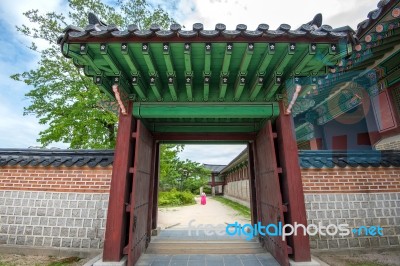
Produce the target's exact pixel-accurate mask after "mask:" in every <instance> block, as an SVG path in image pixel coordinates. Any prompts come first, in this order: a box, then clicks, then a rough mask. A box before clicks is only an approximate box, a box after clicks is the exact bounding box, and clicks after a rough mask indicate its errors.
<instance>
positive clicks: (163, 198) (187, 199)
mask: <svg viewBox="0 0 400 266" xmlns="http://www.w3.org/2000/svg"><path fill="white" fill-rule="evenodd" d="M195 203H196V201H195V200H194V196H193V194H192V193H190V192H189V191H177V190H176V189H175V188H174V189H172V190H171V191H163V192H160V193H159V194H158V206H181V205H190V204H195Z"/></svg>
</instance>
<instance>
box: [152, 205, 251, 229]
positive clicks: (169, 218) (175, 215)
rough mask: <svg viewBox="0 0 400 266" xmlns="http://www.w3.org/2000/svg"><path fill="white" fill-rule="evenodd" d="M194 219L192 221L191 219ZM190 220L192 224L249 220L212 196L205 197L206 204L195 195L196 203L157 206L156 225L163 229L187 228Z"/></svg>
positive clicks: (214, 223)
mask: <svg viewBox="0 0 400 266" xmlns="http://www.w3.org/2000/svg"><path fill="white" fill-rule="evenodd" d="M192 220H194V221H192ZM190 221H192V223H191V225H192V226H198V225H199V224H204V225H205V224H212V225H220V224H221V225H226V223H234V222H236V221H237V222H238V223H240V224H246V223H249V222H250V220H249V219H246V218H244V217H243V216H241V215H240V214H239V213H238V212H237V211H235V210H233V209H232V208H230V207H228V206H225V205H223V204H222V203H220V202H219V201H216V200H214V199H213V198H212V197H207V204H206V205H201V204H200V197H196V204H195V205H189V206H183V207H171V208H159V209H158V224H157V226H158V227H161V229H164V228H166V227H172V228H174V229H175V228H188V227H189V223H190Z"/></svg>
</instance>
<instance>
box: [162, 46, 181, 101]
mask: <svg viewBox="0 0 400 266" xmlns="http://www.w3.org/2000/svg"><path fill="white" fill-rule="evenodd" d="M163 56H164V62H165V65H166V67H167V79H168V89H169V93H170V94H171V98H172V100H173V101H177V100H178V96H177V94H176V91H177V85H176V75H175V68H174V66H173V64H172V60H171V56H170V45H169V43H163Z"/></svg>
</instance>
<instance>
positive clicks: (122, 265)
mask: <svg viewBox="0 0 400 266" xmlns="http://www.w3.org/2000/svg"><path fill="white" fill-rule="evenodd" d="M127 261H128V256H123V257H122V259H121V260H120V261H103V259H100V260H99V261H97V262H95V263H94V264H93V266H126V263H127Z"/></svg>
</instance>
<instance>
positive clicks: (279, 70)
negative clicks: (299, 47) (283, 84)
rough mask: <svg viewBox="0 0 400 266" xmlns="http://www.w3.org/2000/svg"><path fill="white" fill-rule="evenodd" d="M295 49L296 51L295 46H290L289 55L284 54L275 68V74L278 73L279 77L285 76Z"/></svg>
mask: <svg viewBox="0 0 400 266" xmlns="http://www.w3.org/2000/svg"><path fill="white" fill-rule="evenodd" d="M291 47H292V48H291ZM293 47H294V48H293ZM295 49H296V48H295V44H289V45H288V50H289V51H288V52H287V53H284V55H283V57H282V58H281V60H280V61H279V63H278V64H277V65H276V66H275V73H277V74H278V75H282V74H283V70H284V69H285V68H286V67H287V65H288V63H289V62H290V60H291V59H292V57H293V54H294V50H295Z"/></svg>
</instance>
